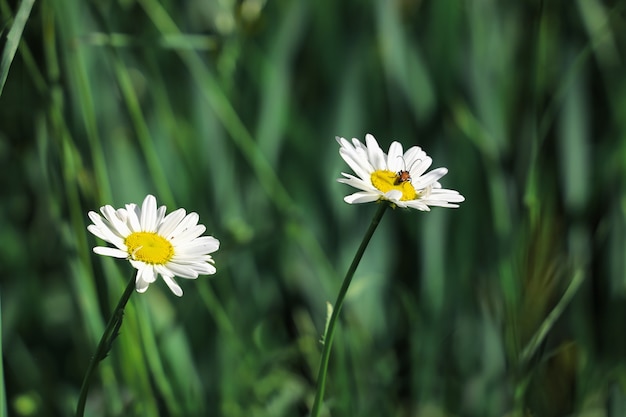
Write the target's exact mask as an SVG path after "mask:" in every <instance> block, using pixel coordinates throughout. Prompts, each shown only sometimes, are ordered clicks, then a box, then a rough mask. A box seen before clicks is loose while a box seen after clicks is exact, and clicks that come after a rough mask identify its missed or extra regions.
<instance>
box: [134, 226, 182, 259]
mask: <svg viewBox="0 0 626 417" xmlns="http://www.w3.org/2000/svg"><path fill="white" fill-rule="evenodd" d="M124 244H125V245H126V247H127V248H128V253H129V255H130V259H133V260H135V261H141V262H145V263H147V264H152V265H165V264H166V263H167V262H168V261H169V260H170V259H172V257H173V256H174V247H173V246H172V244H171V243H170V242H169V241H168V240H167V239H165V238H164V237H163V236H159V235H158V234H156V233H154V232H135V233H131V234H130V235H128V237H126V239H125V240H124Z"/></svg>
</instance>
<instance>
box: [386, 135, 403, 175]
mask: <svg viewBox="0 0 626 417" xmlns="http://www.w3.org/2000/svg"><path fill="white" fill-rule="evenodd" d="M403 158H404V157H403V154H402V145H400V142H391V146H389V155H388V156H387V169H388V170H389V171H393V172H398V171H400V170H402V171H406V170H407V168H406V163H405V162H404V159H403Z"/></svg>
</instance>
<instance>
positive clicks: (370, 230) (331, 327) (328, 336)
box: [311, 202, 389, 417]
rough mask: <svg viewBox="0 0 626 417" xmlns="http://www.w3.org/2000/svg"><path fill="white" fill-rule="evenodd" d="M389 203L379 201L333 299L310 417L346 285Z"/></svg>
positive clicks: (314, 416) (318, 402) (318, 403)
mask: <svg viewBox="0 0 626 417" xmlns="http://www.w3.org/2000/svg"><path fill="white" fill-rule="evenodd" d="M388 205H389V204H388V203H387V202H381V203H380V207H379V208H378V210H377V211H376V214H374V218H373V219H372V222H371V223H370V227H369V228H368V229H367V232H365V236H363V240H362V241H361V245H360V246H359V249H358V250H357V251H356V254H355V255H354V259H353V260H352V263H351V264H350V268H348V272H346V276H345V278H344V279H343V284H341V289H340V290H339V294H338V295H337V301H335V305H334V306H333V311H332V314H331V315H330V319H328V323H327V325H326V331H325V332H324V339H323V343H324V347H323V349H322V357H321V359H320V368H319V371H318V374H317V392H316V393H315V400H314V401H313V409H312V411H311V417H318V416H319V413H320V410H321V407H322V399H323V397H324V389H325V387H326V374H327V371H328V360H329V359H330V349H331V347H332V344H333V336H334V335H335V326H336V324H337V318H338V317H339V312H340V311H341V306H342V305H343V301H344V299H345V298H346V293H347V292H348V287H349V286H350V282H351V281H352V277H353V276H354V272H355V271H356V268H357V267H358V266H359V262H360V261H361V258H362V257H363V253H364V252H365V248H367V245H368V244H369V242H370V239H371V238H372V235H374V231H375V230H376V227H378V223H380V219H381V218H382V217H383V214H384V213H385V209H386V208H387V206H388Z"/></svg>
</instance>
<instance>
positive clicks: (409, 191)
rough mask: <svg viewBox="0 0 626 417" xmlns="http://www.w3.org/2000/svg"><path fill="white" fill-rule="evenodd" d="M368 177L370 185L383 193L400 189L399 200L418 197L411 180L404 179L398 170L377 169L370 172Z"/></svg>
mask: <svg viewBox="0 0 626 417" xmlns="http://www.w3.org/2000/svg"><path fill="white" fill-rule="evenodd" d="M405 177H406V174H405ZM370 179H371V181H372V185H373V186H374V187H376V188H378V189H379V190H380V191H382V192H383V193H387V192H389V191H391V190H398V191H400V192H401V193H402V197H400V200H401V201H408V200H415V199H416V198H417V197H418V194H417V191H415V188H413V185H412V184H411V181H409V180H408V179H404V178H403V177H402V176H401V175H400V173H398V172H393V171H388V170H378V171H374V172H373V173H372V176H371V177H370Z"/></svg>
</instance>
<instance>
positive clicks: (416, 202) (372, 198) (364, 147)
mask: <svg viewBox="0 0 626 417" xmlns="http://www.w3.org/2000/svg"><path fill="white" fill-rule="evenodd" d="M336 139H337V142H338V143H339V146H340V148H339V155H341V157H342V158H343V160H344V161H346V163H347V164H348V165H349V166H350V168H352V170H353V171H354V174H356V175H353V174H346V173H345V172H342V173H341V175H343V178H339V179H338V180H337V181H339V182H341V183H344V184H348V185H350V186H352V187H354V188H357V189H358V190H360V191H357V192H355V193H353V194H350V195H348V196H346V197H344V201H345V202H346V203H349V204H359V203H371V202H382V203H383V204H380V205H379V208H378V210H377V211H376V214H374V218H373V219H372V222H371V223H370V226H369V228H368V229H367V232H366V233H365V236H364V237H363V240H362V241H361V245H360V246H359V248H358V250H357V252H356V254H355V256H354V259H353V260H352V263H351V264H350V267H349V268H348V272H347V273H346V276H345V277H344V279H343V283H342V284H341V288H340V289H339V294H338V295H337V301H335V305H334V306H331V305H330V303H329V304H328V311H329V317H328V318H327V322H326V326H325V330H324V335H323V337H322V342H323V344H324V346H323V348H322V355H321V359H320V365H319V370H318V375H317V390H316V392H315V399H314V400H313V407H312V409H311V417H318V416H319V415H320V413H321V409H322V402H323V398H324V389H325V386H326V375H327V371H328V362H329V358H330V350H331V346H332V342H333V336H334V334H335V328H336V327H335V326H336V323H337V318H338V317H339V312H340V311H341V307H342V305H343V301H344V299H345V297H346V294H347V292H348V287H349V286H350V282H351V281H352V277H353V276H354V272H355V271H356V268H357V266H358V265H359V262H360V261H361V258H362V257H363V254H364V253H365V249H366V248H367V245H368V243H369V241H370V239H371V238H372V236H373V234H374V231H375V230H376V227H377V226H378V224H379V223H380V219H381V218H382V217H383V214H384V213H385V210H386V209H387V207H389V206H391V207H394V208H395V207H403V208H413V209H417V210H421V211H430V207H433V206H438V207H448V208H456V207H459V205H458V204H457V203H460V202H462V201H465V198H464V197H463V196H462V195H461V194H459V193H458V192H457V191H454V190H448V189H445V188H442V186H441V184H440V183H439V179H441V177H443V176H444V175H446V174H447V173H448V170H447V169H446V168H437V169H433V170H432V171H430V172H426V170H427V169H428V168H430V166H431V164H432V163H433V160H432V159H431V158H430V157H429V156H428V155H426V152H424V151H423V150H422V149H421V148H420V147H419V146H412V147H410V148H409V149H408V150H407V151H406V152H403V151H402V145H401V144H400V143H399V142H392V143H391V146H390V147H389V153H388V154H386V153H385V152H383V150H382V149H380V146H378V142H377V141H376V139H375V138H374V136H372V135H370V134H367V135H366V136H365V144H364V143H362V142H361V141H360V140H358V139H352V142H350V141H348V140H347V139H345V138H342V137H337V138H336Z"/></svg>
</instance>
